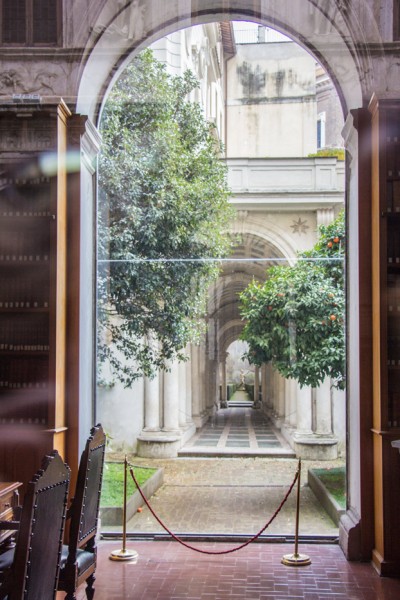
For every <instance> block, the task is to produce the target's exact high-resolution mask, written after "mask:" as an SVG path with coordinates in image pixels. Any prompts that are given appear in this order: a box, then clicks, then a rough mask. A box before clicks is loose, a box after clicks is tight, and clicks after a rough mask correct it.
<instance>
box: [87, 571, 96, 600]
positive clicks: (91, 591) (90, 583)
mask: <svg viewBox="0 0 400 600" xmlns="http://www.w3.org/2000/svg"><path fill="white" fill-rule="evenodd" d="M95 581H96V577H95V576H94V575H93V574H92V575H90V577H88V578H87V579H86V583H87V586H86V598H87V600H93V597H94V587H93V584H94V582H95Z"/></svg>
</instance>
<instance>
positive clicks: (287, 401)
mask: <svg viewBox="0 0 400 600" xmlns="http://www.w3.org/2000/svg"><path fill="white" fill-rule="evenodd" d="M291 382H292V380H291V379H285V424H286V425H290V409H291V407H290V403H291V394H292V383H291Z"/></svg>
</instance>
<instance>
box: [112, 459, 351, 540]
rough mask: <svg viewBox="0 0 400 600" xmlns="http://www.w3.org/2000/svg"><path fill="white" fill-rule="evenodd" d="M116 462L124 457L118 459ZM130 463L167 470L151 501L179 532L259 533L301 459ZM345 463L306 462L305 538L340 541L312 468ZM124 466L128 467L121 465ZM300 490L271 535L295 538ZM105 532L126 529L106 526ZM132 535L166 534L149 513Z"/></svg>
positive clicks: (131, 524)
mask: <svg viewBox="0 0 400 600" xmlns="http://www.w3.org/2000/svg"><path fill="white" fill-rule="evenodd" d="M114 458H118V457H116V456H115V455H114ZM130 460H131V461H132V462H133V463H134V464H137V465H138V466H140V465H147V466H152V467H162V468H163V469H164V484H163V486H162V487H161V488H160V489H159V490H158V491H157V492H156V494H154V495H153V496H152V497H151V505H152V507H153V508H154V510H155V511H156V513H157V514H158V515H159V517H160V518H161V519H162V520H163V521H164V522H165V523H166V525H167V526H168V527H169V528H170V529H171V530H172V531H174V532H177V533H198V534H202V533H203V534H204V533H207V534H210V533H215V534H235V533H236V534H246V535H253V534H255V533H256V532H258V531H259V530H260V529H261V528H262V527H263V525H264V524H265V523H266V521H267V520H268V519H269V517H270V516H271V515H272V514H273V513H274V512H275V510H276V509H277V507H278V506H279V505H280V503H281V501H282V499H283V498H284V496H285V494H286V492H287V490H288V488H289V486H290V484H291V483H292V481H293V478H294V476H295V473H296V470H297V466H298V461H297V460H295V459H275V458H260V457H257V458H248V457H244V458H243V457H238V458H204V457H202V458H177V459H164V460H161V459H157V460H149V459H138V458H137V457H130ZM339 464H342V462H341V461H333V462H329V463H326V462H325V461H324V462H311V461H303V463H302V486H301V512H300V534H302V535H318V536H329V537H332V536H333V537H335V536H337V534H338V529H337V527H336V525H335V524H334V523H333V521H332V520H331V518H330V517H329V516H328V515H327V513H326V512H325V510H324V509H323V508H322V507H321V505H320V504H319V502H318V501H317V499H316V498H315V496H314V494H313V492H312V491H311V489H310V488H309V487H308V485H307V470H308V468H310V467H321V466H322V467H327V466H338V465H339ZM121 468H122V465H121ZM295 509H296V488H295V489H294V490H293V492H292V494H291V495H290V497H289V499H288V501H287V502H286V504H285V505H284V507H283V508H282V510H281V512H280V513H279V515H278V517H277V518H276V520H275V521H274V522H273V523H272V524H271V526H270V527H269V528H268V530H267V531H266V534H272V535H280V534H285V535H289V536H290V535H293V534H294V528H295V514H296V510H295ZM102 529H103V531H105V532H110V531H121V526H120V527H115V526H114V527H113V526H108V527H103V528H102ZM127 530H128V532H141V533H150V532H158V533H160V532H162V531H163V529H162V527H161V526H160V525H159V524H158V523H157V521H156V520H155V519H154V517H153V515H152V514H151V512H150V511H149V509H148V508H147V507H146V506H144V507H143V510H142V511H141V512H139V513H136V514H135V515H134V516H133V518H132V519H131V520H130V521H128V524H127Z"/></svg>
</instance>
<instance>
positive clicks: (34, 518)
mask: <svg viewBox="0 0 400 600" xmlns="http://www.w3.org/2000/svg"><path fill="white" fill-rule="evenodd" d="M69 480H70V470H69V467H68V466H67V465H65V464H64V463H63V461H62V459H61V457H60V455H59V454H58V452H57V451H55V450H54V451H53V452H52V453H51V455H49V456H45V457H44V459H43V462H42V468H41V470H40V471H38V472H37V473H36V475H35V476H34V478H33V479H32V481H30V482H29V484H28V487H27V492H26V494H25V498H24V502H23V506H22V511H21V520H20V523H19V529H18V534H17V540H16V546H15V549H14V548H13V549H10V550H8V551H7V552H5V553H4V554H3V555H1V561H0V562H1V563H2V566H1V567H0V568H3V567H4V569H3V570H2V582H1V586H0V598H2V599H3V598H7V600H39V598H40V600H54V599H55V597H56V593H57V583H58V576H59V569H60V560H61V549H62V542H63V535H64V524H65V515H66V509H67V501H68V488H69Z"/></svg>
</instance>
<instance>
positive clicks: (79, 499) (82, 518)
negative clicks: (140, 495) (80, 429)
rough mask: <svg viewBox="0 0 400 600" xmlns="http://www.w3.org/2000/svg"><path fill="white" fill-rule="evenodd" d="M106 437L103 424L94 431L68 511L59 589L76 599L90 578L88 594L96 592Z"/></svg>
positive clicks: (82, 459) (90, 595)
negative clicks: (82, 585)
mask: <svg viewBox="0 0 400 600" xmlns="http://www.w3.org/2000/svg"><path fill="white" fill-rule="evenodd" d="M105 448H106V436H105V433H104V431H103V428H102V427H101V425H96V426H95V427H93V429H92V430H91V432H90V437H89V439H88V440H87V442H86V447H85V449H84V451H83V453H82V456H81V460H80V463H79V471H78V480H77V483H76V490H75V496H74V498H73V500H72V504H71V507H70V509H69V510H68V513H67V519H70V522H69V541H68V545H65V546H63V551H62V558H61V569H60V578H59V582H58V589H59V590H61V591H65V592H67V594H66V596H65V598H66V600H76V595H75V591H76V589H77V587H79V586H80V585H81V584H82V583H83V582H84V581H86V583H87V586H86V596H87V598H88V600H91V599H92V598H93V595H94V588H93V584H94V581H95V576H94V573H95V571H96V562H97V548H96V534H97V522H98V514H99V505H100V492H101V482H102V477H103V466H104V454H105Z"/></svg>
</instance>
